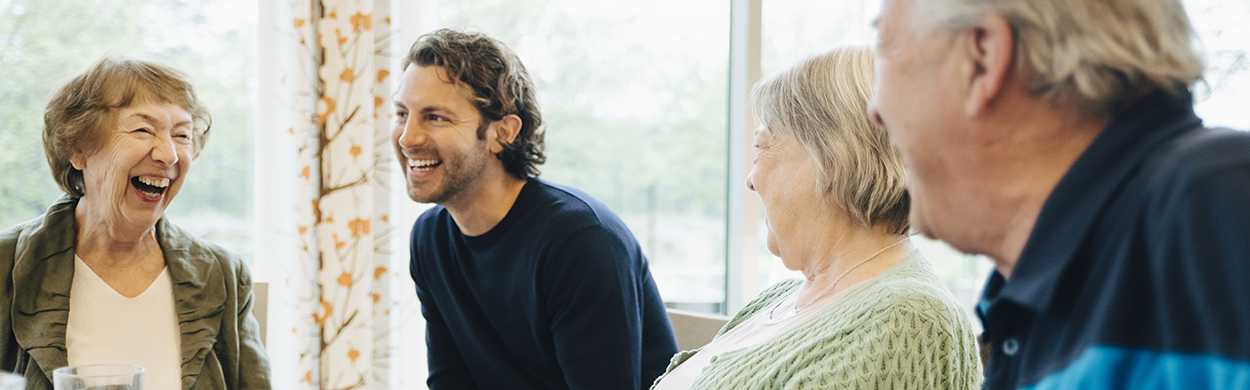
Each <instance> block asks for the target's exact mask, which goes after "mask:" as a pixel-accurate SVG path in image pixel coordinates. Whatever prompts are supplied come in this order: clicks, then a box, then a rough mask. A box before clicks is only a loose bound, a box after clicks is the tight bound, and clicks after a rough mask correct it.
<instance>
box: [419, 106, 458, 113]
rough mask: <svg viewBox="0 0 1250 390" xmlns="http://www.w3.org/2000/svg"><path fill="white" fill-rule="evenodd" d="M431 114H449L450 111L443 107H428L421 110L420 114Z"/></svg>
mask: <svg viewBox="0 0 1250 390" xmlns="http://www.w3.org/2000/svg"><path fill="white" fill-rule="evenodd" d="M431 112H451V110H450V109H448V108H447V107H443V106H428V107H423V108H421V113H422V114H428V113H431Z"/></svg>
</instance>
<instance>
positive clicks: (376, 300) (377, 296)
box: [373, 293, 382, 305]
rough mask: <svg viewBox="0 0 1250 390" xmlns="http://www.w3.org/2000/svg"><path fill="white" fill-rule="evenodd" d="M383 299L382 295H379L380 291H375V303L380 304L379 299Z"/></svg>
mask: <svg viewBox="0 0 1250 390" xmlns="http://www.w3.org/2000/svg"><path fill="white" fill-rule="evenodd" d="M381 300H382V296H381V295H379V294H378V293H373V304H375V305H376V304H378V301H381Z"/></svg>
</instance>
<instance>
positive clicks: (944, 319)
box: [656, 251, 982, 390]
mask: <svg viewBox="0 0 1250 390" xmlns="http://www.w3.org/2000/svg"><path fill="white" fill-rule="evenodd" d="M801 283H802V281H801V280H797V279H791V280H786V281H782V282H780V283H777V284H776V285H773V286H772V287H769V288H768V289H767V290H766V291H764V292H763V293H761V294H760V295H759V296H758V297H756V298H755V300H753V301H751V302H750V303H748V304H747V306H746V307H744V308H743V309H742V310H741V311H739V312H738V314H737V315H735V316H734V318H733V319H732V320H730V321H729V322H728V323H727V324H725V327H724V328H722V329H721V330H720V332H719V333H718V334H717V337H718V338H719V337H720V336H721V335H723V334H725V332H727V331H729V330H730V329H733V328H734V327H735V326H738V324H741V323H742V322H743V321H745V320H746V319H748V318H751V316H753V315H755V314H756V313H759V312H762V311H766V310H768V309H769V308H771V306H772V305H773V304H774V303H776V302H777V301H778V300H780V299H783V298H785V297H786V296H787V295H789V294H790V293H792V292H793V291H794V290H796V289H798V288H799V285H800V284H801ZM696 352H698V350H694V351H685V352H681V353H678V354H677V355H675V356H673V359H672V360H671V362H670V363H669V366H668V369H667V370H666V371H665V373H666V374H667V373H668V372H669V371H672V370H673V368H675V367H677V366H678V365H680V364H682V362H685V361H686V359H689V358H690V357H691V356H693V355H694V354H695V353H696ZM660 379H663V376H661V377H660ZM981 380H982V376H981V361H980V357H979V352H978V348H977V341H976V338H975V335H974V334H973V331H972V326H971V324H970V323H969V322H968V317H967V316H966V315H965V314H964V312H963V309H962V308H960V306H959V304H958V303H956V301H955V298H954V296H952V295H951V294H950V292H949V291H947V289H946V287H945V286H944V285H943V284H942V282H941V280H939V279H938V277H937V274H936V273H934V271H933V268H932V267H931V266H930V265H929V262H928V261H927V260H926V259H925V258H924V257H923V256H922V255H920V253H919V251H914V252H912V253H911V254H909V255H907V256H906V257H904V258H903V259H902V260H900V261H899V262H898V264H896V265H894V266H893V267H891V268H890V269H889V270H887V271H886V272H885V273H882V274H881V275H878V276H877V277H875V278H873V279H871V280H869V281H867V282H865V283H863V284H861V285H860V286H858V287H856V288H854V289H852V290H851V291H849V292H847V293H846V294H845V295H843V296H842V297H841V298H839V299H838V300H837V301H835V302H834V303H832V304H830V305H829V306H827V307H824V308H822V309H820V312H818V313H816V314H814V315H813V316H812V317H810V318H807V319H805V320H803V321H802V322H800V323H798V324H797V325H795V326H794V328H793V329H790V330H789V331H787V332H785V333H783V334H780V335H777V336H776V337H774V338H772V339H770V340H769V341H766V342H763V343H760V344H759V345H755V346H752V347H748V348H743V349H739V350H735V351H730V352H726V353H723V354H720V355H718V356H715V357H713V358H712V360H711V363H710V364H709V365H708V366H707V367H705V368H704V369H703V371H702V372H701V373H700V374H699V376H698V377H696V378H695V381H694V385H693V386H692V387H691V389H692V390H694V389H707V390H721V389H975V388H980V385H981ZM656 382H657V383H658V382H659V379H657V381H656Z"/></svg>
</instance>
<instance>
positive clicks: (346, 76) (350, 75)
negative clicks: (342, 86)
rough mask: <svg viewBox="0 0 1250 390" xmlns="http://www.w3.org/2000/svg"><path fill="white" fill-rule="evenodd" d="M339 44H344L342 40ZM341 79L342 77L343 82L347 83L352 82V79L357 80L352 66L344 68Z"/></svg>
mask: <svg viewBox="0 0 1250 390" xmlns="http://www.w3.org/2000/svg"><path fill="white" fill-rule="evenodd" d="M339 44H342V42H339ZM339 79H342V80H343V82H345V83H350V82H352V81H355V80H356V72H355V71H352V68H345V69H343V73H340V74H339Z"/></svg>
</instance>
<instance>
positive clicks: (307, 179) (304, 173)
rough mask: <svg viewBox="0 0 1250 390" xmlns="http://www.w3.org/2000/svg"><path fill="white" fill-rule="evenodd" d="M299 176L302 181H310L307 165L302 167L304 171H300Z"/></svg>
mask: <svg viewBox="0 0 1250 390" xmlns="http://www.w3.org/2000/svg"><path fill="white" fill-rule="evenodd" d="M299 175H300V176H301V177H303V178H304V181H309V180H311V177H310V175H311V173H309V168H308V166H307V165H305V166H304V169H303V170H301V171H300V174H299Z"/></svg>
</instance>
